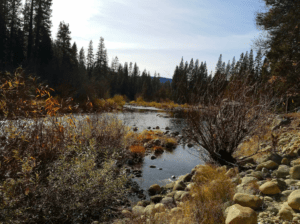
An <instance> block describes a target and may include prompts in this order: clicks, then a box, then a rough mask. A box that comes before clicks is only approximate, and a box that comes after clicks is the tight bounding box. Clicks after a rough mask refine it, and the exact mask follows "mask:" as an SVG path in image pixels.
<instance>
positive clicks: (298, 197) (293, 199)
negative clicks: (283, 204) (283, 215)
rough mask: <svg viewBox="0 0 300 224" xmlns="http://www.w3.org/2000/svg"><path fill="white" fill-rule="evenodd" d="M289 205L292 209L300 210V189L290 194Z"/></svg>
mask: <svg viewBox="0 0 300 224" xmlns="http://www.w3.org/2000/svg"><path fill="white" fill-rule="evenodd" d="M288 205H289V206H290V207H291V208H292V209H295V210H300V190H295V191H293V192H292V193H291V194H290V195H289V197H288Z"/></svg>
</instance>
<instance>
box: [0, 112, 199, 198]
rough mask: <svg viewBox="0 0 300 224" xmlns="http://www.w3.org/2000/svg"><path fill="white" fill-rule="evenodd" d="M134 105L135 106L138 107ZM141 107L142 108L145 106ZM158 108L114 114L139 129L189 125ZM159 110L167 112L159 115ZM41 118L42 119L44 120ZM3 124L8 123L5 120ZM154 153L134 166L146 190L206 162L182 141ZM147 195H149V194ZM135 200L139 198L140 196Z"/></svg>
mask: <svg viewBox="0 0 300 224" xmlns="http://www.w3.org/2000/svg"><path fill="white" fill-rule="evenodd" d="M131 108H132V109H134V107H131ZM137 109H139V110H141V108H137ZM154 109H155V110H154ZM154 109H153V108H150V110H148V109H147V108H142V112H137V111H131V112H119V113H116V114H113V115H115V116H116V117H117V118H119V119H120V120H122V121H123V122H124V124H125V125H127V126H131V127H133V126H134V127H137V128H138V130H137V132H142V131H143V130H145V129H148V127H151V129H153V128H154V127H156V126H159V128H160V130H163V131H165V130H166V127H169V128H170V129H171V130H170V131H171V132H175V131H178V132H180V133H181V131H182V129H183V128H184V127H186V125H187V124H186V121H185V119H183V118H172V117H167V116H166V115H167V114H166V113H163V112H162V111H159V110H158V109H156V108H154ZM111 114H112V113H106V114H102V115H97V114H96V115H92V114H89V115H88V116H89V117H90V118H92V117H94V116H95V117H97V116H103V115H104V116H105V115H111ZM159 114H161V115H164V116H158V115H159ZM73 116H74V118H75V119H76V120H78V122H80V121H83V120H84V119H85V118H86V116H87V115H85V114H73ZM55 119H56V122H59V121H60V122H62V123H64V122H66V121H65V120H64V119H63V118H62V117H61V118H55ZM12 122H13V123H14V122H20V123H23V124H24V125H29V124H32V123H33V122H35V121H34V120H33V119H26V120H22V121H20V120H19V121H12ZM37 122H41V120H40V121H37ZM49 122H50V121H49ZM2 125H4V123H3V122H2ZM6 125H7V123H6ZM2 130H3V129H2ZM191 150H192V151H193V148H191ZM150 157H151V155H148V156H146V157H145V158H144V160H143V162H142V163H141V164H139V165H137V166H136V167H134V169H141V170H142V177H139V178H134V179H133V180H134V181H136V182H137V183H138V184H139V186H140V187H141V188H142V189H144V190H145V192H147V191H146V190H147V189H148V188H149V187H150V186H151V185H152V184H159V185H161V186H162V185H165V184H167V183H169V182H171V181H172V180H171V176H173V175H175V176H176V177H178V176H180V175H184V174H186V173H189V172H191V170H192V169H193V168H194V167H195V166H196V165H198V164H202V163H203V160H201V159H199V158H198V157H197V156H195V155H192V154H191V153H190V151H189V149H187V147H183V146H182V145H178V146H177V147H176V149H174V150H172V151H165V152H164V153H163V154H161V155H158V156H157V158H156V159H154V160H151V158H150ZM150 165H154V166H156V168H150ZM160 168H161V169H160ZM147 198H149V196H148V195H147ZM133 200H138V199H137V198H136V199H133Z"/></svg>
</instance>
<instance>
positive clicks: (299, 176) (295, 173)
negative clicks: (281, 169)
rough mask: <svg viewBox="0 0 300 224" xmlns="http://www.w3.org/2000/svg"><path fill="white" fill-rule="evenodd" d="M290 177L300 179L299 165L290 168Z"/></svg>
mask: <svg viewBox="0 0 300 224" xmlns="http://www.w3.org/2000/svg"><path fill="white" fill-rule="evenodd" d="M290 175H291V178H292V179H300V165H295V166H293V167H292V168H291V169H290Z"/></svg>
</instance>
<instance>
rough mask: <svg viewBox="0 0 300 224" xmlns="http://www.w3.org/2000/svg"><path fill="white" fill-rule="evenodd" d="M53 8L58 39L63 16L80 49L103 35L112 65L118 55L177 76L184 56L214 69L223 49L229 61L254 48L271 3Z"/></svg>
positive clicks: (110, 1) (170, 1) (65, 3)
mask: <svg viewBox="0 0 300 224" xmlns="http://www.w3.org/2000/svg"><path fill="white" fill-rule="evenodd" d="M24 1H25V0H24ZM52 10H53V12H52V25H53V26H52V36H53V38H54V39H56V34H57V31H58V27H59V23H60V22H61V21H64V22H65V23H68V24H69V26H70V31H71V37H72V43H73V42H74V41H75V42H76V44H77V47H78V49H79V50H80V49H81V48H82V47H83V48H84V50H85V53H87V49H88V45H89V42H90V40H92V41H93V47H94V54H95V53H96V52H97V47H98V44H99V39H100V37H103V38H104V43H105V47H106V49H107V54H108V59H109V65H111V62H112V59H113V58H114V57H116V56H117V57H118V59H119V62H120V63H121V64H123V65H124V63H125V62H128V63H129V62H133V63H135V62H136V63H137V65H138V67H139V69H140V71H141V72H142V71H143V70H144V69H146V70H147V71H150V73H151V75H152V76H153V75H154V72H155V71H156V72H157V73H160V76H161V77H167V78H172V76H173V73H174V70H175V68H176V65H179V63H180V61H181V58H182V57H183V60H184V61H188V62H190V60H191V58H193V59H194V61H195V60H196V59H199V61H200V63H201V61H203V62H204V61H206V64H207V70H208V73H209V74H210V72H211V71H213V73H214V70H215V67H216V64H217V62H218V59H219V56H220V54H222V61H223V62H226V64H227V62H228V61H229V60H230V63H231V62H232V58H233V57H234V56H235V60H236V61H237V60H239V58H240V55H241V53H242V52H244V53H246V51H248V54H249V53H250V50H251V47H252V46H253V41H254V39H255V38H257V37H258V36H259V34H262V33H263V31H261V30H259V29H258V27H257V26H256V23H255V17H256V15H255V13H256V12H265V11H266V8H265V4H264V1H262V0H230V1H229V0H228V1H224V0H185V1H182V0H151V1H150V0H84V1H81V0H80V1H79V0H53V5H52ZM252 49H253V50H254V48H253V47H252ZM255 56H256V51H255V50H254V59H255Z"/></svg>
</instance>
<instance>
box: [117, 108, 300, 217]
mask: <svg viewBox="0 0 300 224" xmlns="http://www.w3.org/2000/svg"><path fill="white" fill-rule="evenodd" d="M299 117H300V116H299V115H298V114H296V113H295V114H287V115H285V116H284V117H283V116H270V117H269V121H270V122H269V125H268V127H266V130H265V132H264V134H262V135H261V136H252V137H251V138H249V139H247V140H246V141H245V142H244V143H243V144H241V146H240V151H239V155H238V156H242V155H245V156H247V155H249V154H250V153H252V151H253V150H254V149H255V148H256V147H257V144H256V142H255V141H254V140H258V137H259V139H260V142H259V147H260V151H261V152H262V153H261V154H259V156H258V155H256V156H253V157H252V158H249V159H248V160H247V163H246V164H245V165H244V167H245V168H246V170H245V171H243V172H239V171H238V170H236V169H229V170H228V169H227V168H226V167H225V166H224V167H213V166H204V165H199V166H196V167H195V168H194V169H193V170H192V171H191V172H190V173H187V174H186V175H184V176H181V177H179V178H178V180H176V181H175V182H173V183H171V184H167V185H165V186H159V185H157V184H154V185H152V186H151V187H150V188H149V193H150V192H151V194H153V196H152V197H151V199H150V200H149V201H139V202H138V203H137V204H136V205H135V206H133V207H132V208H129V209H123V210H122V214H123V219H122V220H121V219H119V220H115V222H114V223H201V222H202V221H203V223H299V220H300V211H299V207H300V203H299V201H300V196H299V195H300V193H299V192H300V190H297V189H298V188H299V186H300V162H299V161H300V158H299V155H300V150H299V146H300V134H299V129H300V128H299V124H300V119H299ZM271 134H272V135H271ZM272 136H273V137H272ZM246 147H247V148H248V150H245V148H246ZM243 153H244V154H243ZM223 187H226V188H225V189H224V188H223ZM199 202H201V203H199ZM205 206H207V208H206V210H205V208H203V207H205ZM191 208H192V209H191ZM191 211H193V212H191ZM236 211H239V212H236ZM200 214H201V215H200Z"/></svg>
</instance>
